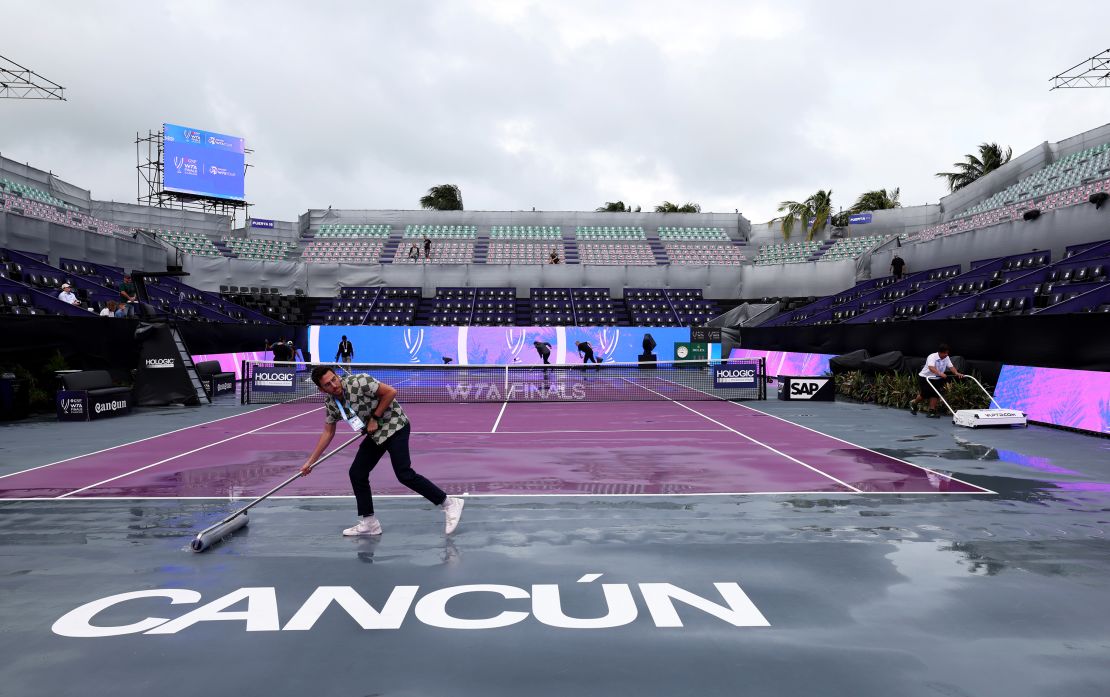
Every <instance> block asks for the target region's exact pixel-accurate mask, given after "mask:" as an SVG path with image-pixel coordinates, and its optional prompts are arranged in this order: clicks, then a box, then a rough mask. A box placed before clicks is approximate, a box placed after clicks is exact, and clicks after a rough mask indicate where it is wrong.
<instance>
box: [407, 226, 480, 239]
mask: <svg viewBox="0 0 1110 697" xmlns="http://www.w3.org/2000/svg"><path fill="white" fill-rule="evenodd" d="M425 236H427V237H429V238H431V239H433V240H436V239H439V240H469V239H473V238H475V237H477V236H478V226H477V225H406V226H405V237H406V238H412V237H419V238H422V237H425Z"/></svg>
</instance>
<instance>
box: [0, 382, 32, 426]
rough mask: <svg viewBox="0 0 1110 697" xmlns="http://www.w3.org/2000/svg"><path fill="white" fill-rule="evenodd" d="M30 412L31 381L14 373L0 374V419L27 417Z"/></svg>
mask: <svg viewBox="0 0 1110 697" xmlns="http://www.w3.org/2000/svg"><path fill="white" fill-rule="evenodd" d="M30 413H31V383H30V381H29V380H27V379H25V378H17V377H16V376H15V374H14V373H3V374H0V421H13V420H15V419H26V418H27V417H28V416H29V415H30Z"/></svg>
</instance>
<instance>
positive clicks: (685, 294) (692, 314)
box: [624, 288, 719, 327]
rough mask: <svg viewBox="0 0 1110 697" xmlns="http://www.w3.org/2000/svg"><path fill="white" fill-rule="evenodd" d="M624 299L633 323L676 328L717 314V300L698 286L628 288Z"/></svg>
mask: <svg viewBox="0 0 1110 697" xmlns="http://www.w3.org/2000/svg"><path fill="white" fill-rule="evenodd" d="M624 302H625V304H626V305H627V306H628V314H629V316H630V317H631V319H632V326H636V327H675V326H689V325H695V324H704V323H705V322H707V321H708V320H710V319H712V318H713V317H716V316H717V314H719V313H718V311H717V309H716V303H714V302H713V301H712V300H705V299H703V298H702V291H701V290H700V289H696V288H675V289H668V290H663V289H661V288H626V289H625V291H624Z"/></svg>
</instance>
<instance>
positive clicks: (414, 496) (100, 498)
mask: <svg viewBox="0 0 1110 697" xmlns="http://www.w3.org/2000/svg"><path fill="white" fill-rule="evenodd" d="M990 493H991V492H988V491H860V492H858V493H857V492H855V491H831V490H827V491H710V492H697V493H686V494H673V493H669V494H471V493H465V494H463V495H464V496H466V497H467V498H468V499H513V498H516V499H563V498H616V499H619V498H646V497H654V498H670V497H672V496H674V497H680V496H683V497H685V496H822V497H826V498H827V497H830V496H857V495H863V496H984V495H989V494H990ZM254 498H255V497H254V496H252V495H250V494H244V495H242V496H84V497H72V498H55V497H51V496H42V497H39V498H27V497H23V498H10V499H5V498H0V506H2V505H3V504H5V503H8V502H13V503H15V502H20V503H34V502H40V501H50V502H51V503H53V502H55V501H81V502H84V503H89V502H92V501H250V500H252V499H254ZM270 498H271V499H287V500H304V499H307V500H311V499H351V500H353V499H354V496H353V495H351V494H300V495H293V494H290V495H288V496H280V495H274V496H271V497H270ZM422 498H424V497H423V496H420V495H419V494H374V500H375V501H376V500H378V499H422Z"/></svg>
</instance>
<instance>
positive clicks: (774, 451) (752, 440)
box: [621, 378, 863, 494]
mask: <svg viewBox="0 0 1110 697" xmlns="http://www.w3.org/2000/svg"><path fill="white" fill-rule="evenodd" d="M621 380H625V381H627V382H629V383H631V384H633V385H636V387H639V388H641V389H644V390H647V391H648V392H651V393H653V394H656V395H659V396H660V397H662V398H663V399H665V400H667V401H668V402H671V403H672V404H677V405H678V406H680V407H682V408H683V409H686V410H688V411H692V412H694V413H695V414H697V415H698V416H700V417H702V418H703V419H705V420H707V421H712V422H713V423H715V424H717V425H718V426H720V427H722V428H727V429H728V430H730V431H732V432H733V433H735V434H736V435H738V436H740V437H741V438H746V439H747V440H750V441H751V442H753V443H755V444H756V445H758V446H760V447H763V448H766V449H768V450H770V451H771V452H773V453H775V454H776V455H781V456H783V457H785V458H786V459H787V460H790V461H791V462H796V463H798V464H799V465H801V466H802V467H805V468H806V469H809V470H813V471H814V472H816V473H817V474H819V475H821V476H822V477H828V478H829V479H831V480H833V481H834V482H836V483H837V484H840V485H842V486H846V487H848V488H849V489H851V490H852V491H854V492H856V493H858V494H862V493H863V492H862V491H861V490H859V489H857V488H856V487H854V486H852V485H851V484H849V483H848V482H843V481H841V480H839V479H837V478H836V477H834V476H832V475H831V474H829V473H827V472H822V471H821V470H819V469H817V468H816V467H812V466H810V465H807V464H806V463H804V462H802V461H801V460H799V459H798V458H796V457H792V456H790V455H787V454H786V453H784V452H782V451H781V450H778V449H777V448H774V447H772V446H770V445H767V444H766V443H764V442H762V441H758V440H756V439H755V438H752V437H751V436H749V435H747V434H746V433H741V432H740V431H737V430H736V429H735V428H731V427H729V426H726V425H725V424H723V423H721V422H720V421H717V420H716V419H714V418H712V417H709V416H706V415H705V414H703V413H701V412H700V411H698V410H697V409H693V408H691V407H688V406H686V405H685V404H683V403H682V402H676V401H675V400H673V399H671V398H670V397H668V396H666V395H665V394H663V393H662V392H656V391H655V390H653V389H651V388H650V387H644V386H643V385H637V384H636V383H634V382H632V381H631V380H629V379H628V378H621Z"/></svg>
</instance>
